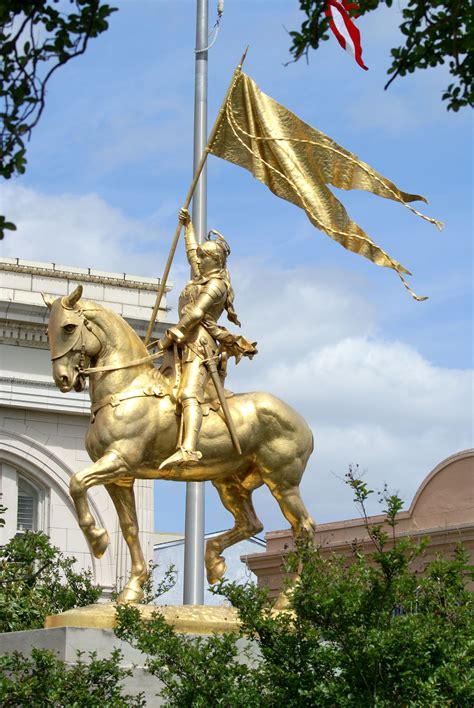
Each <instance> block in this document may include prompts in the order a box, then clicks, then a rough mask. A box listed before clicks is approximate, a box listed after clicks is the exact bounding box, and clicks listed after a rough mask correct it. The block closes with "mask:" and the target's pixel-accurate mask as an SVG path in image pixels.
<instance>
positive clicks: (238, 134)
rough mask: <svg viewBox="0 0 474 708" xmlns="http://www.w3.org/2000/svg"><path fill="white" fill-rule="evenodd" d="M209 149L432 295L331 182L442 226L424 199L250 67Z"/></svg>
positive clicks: (326, 229) (321, 226)
mask: <svg viewBox="0 0 474 708" xmlns="http://www.w3.org/2000/svg"><path fill="white" fill-rule="evenodd" d="M210 152H211V153H212V154H213V155H216V156H217V157H221V158H223V159H224V160H228V161H229V162H233V163H235V164H236V165H240V166H241V167H244V168H245V169H247V170H249V171H250V172H251V173H252V174H253V175H254V176H255V177H256V178H257V179H258V180H260V182H263V183H264V184H266V185H267V187H269V189H271V191H272V192H273V193H274V194H276V195H277V196H278V197H281V198H282V199H286V200H287V201H289V202H292V203H293V204H296V206H299V207H301V208H302V209H304V210H305V212H306V214H307V216H308V218H309V220H310V221H311V223H312V224H314V226H316V227H317V228H318V229H321V231H324V232H325V233H326V234H328V236H330V237H331V238H332V239H334V240H335V241H337V242H338V243H340V244H341V245H342V246H344V248H347V249H348V250H349V251H353V252H354V253H359V254H360V255H361V256H364V257H365V258H368V259H369V260H371V261H372V262H373V263H376V264H377V265H380V266H385V267H388V268H392V269H393V270H395V271H396V272H397V273H398V275H399V276H400V278H401V280H402V282H403V284H404V285H405V287H406V288H407V290H408V291H409V292H410V293H411V295H412V296H413V297H414V298H415V299H416V300H426V298H424V297H418V296H417V295H415V293H414V292H413V291H412V290H411V289H410V287H409V286H408V284H407V282H406V281H405V279H404V278H403V277H402V273H405V274H408V275H411V273H410V271H408V270H407V269H406V268H405V267H404V266H402V265H401V264H400V263H397V261H395V260H393V259H392V258H391V257H390V256H389V255H388V254H387V253H386V252H385V251H383V250H382V249H381V248H380V247H379V246H377V244H376V243H375V242H374V241H373V240H372V239H371V238H370V236H368V235H367V234H366V233H365V232H364V231H363V229H362V228H361V227H360V226H358V225H357V224H356V223H355V222H354V221H352V220H351V219H350V217H349V215H348V214H347V212H346V210H345V208H344V206H343V205H342V204H341V202H340V201H339V200H338V199H337V198H336V197H335V196H334V194H333V193H332V192H331V191H330V190H329V189H328V187H327V184H331V185H333V186H334V187H339V188H340V189H364V190H366V191H369V192H372V193H373V194H377V195H378V196H380V197H385V198H386V199H392V200H394V201H398V202H401V203H402V204H403V205H404V206H406V207H407V208H408V209H410V210H411V211H413V212H414V213H415V214H417V215H418V216H421V217H422V218H423V219H426V220H427V221H430V222H431V223H433V224H435V225H436V226H437V227H438V228H440V229H441V228H442V224H441V223H440V222H438V221H436V220H435V219H431V218H429V217H427V216H424V215H423V214H421V213H420V212H418V211H417V210H416V209H414V208H413V207H411V206H410V205H409V204H408V202H412V201H415V200H422V201H425V202H426V199H425V198H424V197H421V196H420V195H418V194H408V193H407V192H402V191H401V190H400V189H399V188H398V187H397V186H396V185H395V184H394V183H393V182H391V181H390V180H388V179H387V178H386V177H383V176H382V175H380V174H379V173H378V172H376V171H375V170H374V169H373V168H372V167H371V166H370V165H368V164H367V163H365V162H363V161H362V160H360V159H359V158H358V157H357V156H356V155H353V154H352V153H351V152H349V151H348V150H346V149H345V148H343V147H341V146H340V145H338V144H337V143H336V142H335V141H334V140H332V139H331V138H329V137H328V136H327V135H325V134H324V133H322V132H321V131H319V130H316V129H315V128H312V127H311V126H310V125H308V124H307V123H304V122H303V121H302V120H300V119H299V118H298V117H297V116H296V115H294V113H291V111H289V110H288V109H287V108H285V107H284V106H282V105H281V104H280V103H277V102H276V101H274V100H273V99H272V98H270V96H267V95H266V94H264V93H263V92H262V91H260V89H259V88H258V86H257V85H256V84H255V82H254V81H253V80H252V79H251V78H250V77H249V76H247V75H246V74H244V73H241V74H240V76H239V77H238V79H237V81H236V83H235V86H234V88H233V91H232V93H231V95H230V96H229V99H228V101H227V104H226V109H225V113H224V116H223V119H222V121H221V123H220V126H219V129H218V131H217V134H216V137H215V139H214V140H213V142H212V143H211V145H210Z"/></svg>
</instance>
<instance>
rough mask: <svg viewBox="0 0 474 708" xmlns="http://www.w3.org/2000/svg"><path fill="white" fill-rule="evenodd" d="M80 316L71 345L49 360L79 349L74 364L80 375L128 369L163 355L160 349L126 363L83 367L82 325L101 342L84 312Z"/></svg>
mask: <svg viewBox="0 0 474 708" xmlns="http://www.w3.org/2000/svg"><path fill="white" fill-rule="evenodd" d="M79 314H80V316H81V318H82V323H81V330H80V332H79V334H78V335H77V337H76V338H75V340H74V341H73V342H72V344H71V346H70V347H69V349H67V350H66V351H65V352H64V353H62V354H61V355H60V356H56V357H51V360H52V361H54V360H55V359H60V358H62V357H63V356H66V354H69V352H72V351H80V352H81V358H80V361H79V364H78V365H77V366H76V369H77V371H78V372H79V374H80V376H89V375H90V374H97V373H101V372H103V371H119V370H120V369H129V368H130V367H132V366H139V365H140V364H146V363H147V362H149V361H154V360H155V359H158V358H159V357H160V356H163V354H164V351H163V350H162V349H161V350H160V351H158V352H156V353H155V354H147V356H143V357H141V358H140V359H133V360H132V361H128V362H127V363H126V364H118V365H117V364H109V365H108V366H91V367H86V368H84V362H85V345H84V331H83V327H85V328H86V329H88V330H89V332H91V333H92V334H93V335H94V337H96V339H98V340H99V343H100V344H101V345H102V342H101V341H100V339H99V337H98V336H97V334H96V333H95V332H94V330H93V329H92V327H91V324H90V322H89V320H88V319H87V317H86V316H85V314H84V312H83V311H81V312H80V313H79ZM79 340H80V341H81V348H80V350H74V347H75V346H76V344H77V343H78V341H79Z"/></svg>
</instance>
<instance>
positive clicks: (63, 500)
mask: <svg viewBox="0 0 474 708" xmlns="http://www.w3.org/2000/svg"><path fill="white" fill-rule="evenodd" d="M78 283H81V284H82V285H83V287H84V295H83V297H85V298H87V299H90V300H95V301H97V302H100V303H102V304H103V305H105V306H106V307H110V308H111V309H113V310H115V311H116V312H119V313H120V314H121V315H122V316H123V317H124V318H125V319H126V320H127V321H128V322H129V324H130V325H131V326H132V327H133V328H134V329H135V331H136V332H137V333H138V334H140V335H142V336H144V334H145V332H146V328H147V325H148V322H149V318H150V314H151V309H152V306H153V304H154V301H155V297H156V291H157V288H158V285H159V280H158V279H152V278H143V277H138V276H130V275H127V274H125V273H122V274H117V273H104V272H100V271H96V270H92V269H85V268H75V267H70V266H57V265H55V264H54V263H36V262H32V261H24V260H18V259H11V258H3V259H0V493H1V496H0V502H1V503H2V504H3V505H4V506H5V507H7V512H6V525H5V526H4V528H0V544H2V543H6V542H7V541H8V540H9V538H11V537H12V536H13V535H15V534H16V533H17V532H21V531H22V530H25V529H33V530H43V531H45V532H46V533H47V534H48V535H49V536H50V537H51V541H52V543H53V544H55V545H56V546H59V547H60V548H61V550H63V551H64V552H66V553H67V554H70V555H74V556H75V557H76V558H77V560H78V563H79V564H80V566H81V567H83V568H88V567H90V568H92V570H93V572H94V576H95V579H96V582H98V583H100V584H101V585H102V586H103V588H104V591H105V593H107V592H109V591H110V589H111V588H112V587H113V585H114V584H115V583H116V582H117V580H119V579H120V578H123V577H124V576H125V575H126V573H127V563H128V552H127V549H126V546H125V542H124V540H123V538H122V535H121V533H120V529H119V525H118V519H117V515H116V512H115V508H114V507H113V505H112V502H111V500H110V497H109V495H108V494H107V492H106V491H105V490H104V489H103V487H100V486H99V487H94V488H93V489H91V490H90V492H89V499H90V502H91V507H92V509H93V512H94V514H95V516H96V519H97V521H98V524H99V525H100V526H104V527H105V528H107V529H108V531H109V535H110V539H111V543H110V546H109V548H108V549H107V551H106V553H105V555H104V557H103V558H102V559H101V560H100V561H97V560H96V559H95V558H94V557H93V556H92V554H91V552H90V550H89V547H88V545H87V543H86V541H85V538H84V536H83V534H82V532H81V530H80V528H79V526H78V524H77V520H76V516H75V512H74V508H73V504H72V501H71V499H70V497H69V493H68V486H69V479H70V477H71V475H72V474H73V473H74V472H77V471H79V470H81V469H83V468H84V467H86V466H87V465H88V463H89V458H88V455H87V453H86V451H85V448H84V436H85V431H86V428H87V426H88V422H89V396H88V393H87V391H86V392H83V393H74V392H70V393H67V394H62V393H61V392H60V391H59V390H58V389H57V388H56V387H55V385H54V383H53V379H52V373H51V361H50V355H49V349H48V344H47V338H46V334H45V330H46V322H47V318H48V312H47V308H46V306H45V305H44V303H43V300H42V297H41V292H45V293H49V294H51V295H57V296H58V297H59V296H62V295H65V294H67V293H69V292H71V291H72V290H74V288H75V287H76V286H77V285H78ZM159 319H160V322H159V324H158V325H157V326H156V328H155V332H154V334H155V336H156V337H158V336H160V335H161V333H162V332H163V330H164V325H163V322H164V320H165V319H166V302H163V304H162V309H161V311H160V316H159ZM135 494H136V496H137V508H138V513H139V524H140V530H141V539H142V543H143V548H144V552H145V555H146V557H147V558H149V559H152V557H153V530H154V519H153V481H152V480H149V481H148V480H145V481H137V482H136V484H135Z"/></svg>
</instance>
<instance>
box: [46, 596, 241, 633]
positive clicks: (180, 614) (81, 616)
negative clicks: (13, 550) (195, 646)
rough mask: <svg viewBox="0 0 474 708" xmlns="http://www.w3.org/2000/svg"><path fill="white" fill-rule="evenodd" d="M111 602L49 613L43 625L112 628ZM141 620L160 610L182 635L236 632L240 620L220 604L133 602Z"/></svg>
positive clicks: (234, 613) (113, 614) (112, 609)
mask: <svg viewBox="0 0 474 708" xmlns="http://www.w3.org/2000/svg"><path fill="white" fill-rule="evenodd" d="M115 607H116V605H115V603H112V602H107V603H98V604H95V605H88V606H87V607H77V608H75V609H73V610H67V611H66V612H62V613H61V614H59V615H49V617H47V618H46V622H45V628H46V629H52V628H57V627H83V628H88V629H113V628H114V627H115ZM136 607H138V609H139V610H140V614H141V616H142V618H143V619H145V620H146V619H147V618H148V619H149V618H150V617H151V614H152V613H153V612H156V611H158V612H160V613H161V614H162V615H163V617H164V618H165V620H166V622H167V623H168V624H170V625H172V626H173V627H174V628H175V630H176V631H177V632H181V633H183V634H214V633H218V634H223V633H226V632H238V631H239V628H240V622H239V619H238V615H237V612H236V610H234V609H233V608H232V607H224V606H223V605H219V606H212V605H180V606H173V605H136Z"/></svg>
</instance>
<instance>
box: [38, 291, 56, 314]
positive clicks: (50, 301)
mask: <svg viewBox="0 0 474 708" xmlns="http://www.w3.org/2000/svg"><path fill="white" fill-rule="evenodd" d="M41 297H42V298H43V300H44V304H45V305H47V306H48V309H49V310H50V309H51V308H52V306H53V302H54V301H55V299H56V298H54V297H53V296H52V295H48V294H47V293H41Z"/></svg>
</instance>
